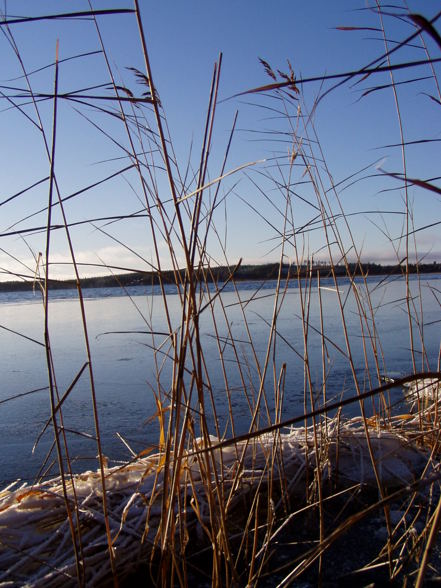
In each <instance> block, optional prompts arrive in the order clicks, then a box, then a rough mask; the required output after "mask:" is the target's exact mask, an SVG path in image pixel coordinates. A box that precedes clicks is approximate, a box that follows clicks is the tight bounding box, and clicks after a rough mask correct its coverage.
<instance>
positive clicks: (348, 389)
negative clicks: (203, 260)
mask: <svg viewBox="0 0 441 588" xmlns="http://www.w3.org/2000/svg"><path fill="white" fill-rule="evenodd" d="M357 281H358V280H357ZM358 283H359V293H360V296H361V297H362V298H363V300H364V301H365V306H366V307H367V302H366V297H365V294H363V284H362V282H361V281H358ZM303 285H304V284H303ZM322 286H323V288H322V289H321V290H320V295H321V305H322V314H323V323H324V333H325V336H326V339H325V342H326V357H325V368H326V393H327V398H328V399H332V398H337V397H338V398H339V397H341V396H342V395H353V394H354V391H355V388H354V383H353V378H352V375H351V370H350V366H349V363H348V360H347V357H346V356H345V355H344V353H345V352H346V347H345V339H344V333H343V329H342V321H341V311H340V308H339V305H338V303H337V302H338V299H337V294H336V292H335V291H332V283H331V282H330V281H328V282H327V281H324V280H322ZM368 287H369V291H370V293H371V304H372V306H373V309H374V316H375V323H376V327H377V329H378V340H379V341H381V350H380V349H379V350H378V356H379V358H380V364H381V372H382V373H387V374H388V375H390V376H400V375H406V374H409V373H411V372H412V362H411V353H410V344H409V321H408V315H407V309H406V304H405V299H404V298H405V282H404V280H402V279H401V278H393V279H388V280H386V281H385V280H384V279H383V278H380V277H378V278H377V277H375V278H374V277H372V278H369V280H368ZM238 288H239V292H238V293H236V292H234V291H233V290H232V288H226V289H225V290H224V291H223V292H222V301H223V304H224V307H225V313H227V319H225V315H224V310H223V309H222V308H221V306H220V304H219V299H217V300H216V301H215V303H214V311H213V313H211V312H210V309H209V308H206V309H205V310H204V312H203V313H202V314H201V317H200V321H201V331H202V334H203V335H202V346H203V351H204V356H205V361H206V369H207V372H208V375H209V378H210V384H211V389H212V392H213V396H214V398H215V402H216V410H217V416H218V419H219V422H220V423H221V424H222V425H225V433H226V435H227V436H229V435H231V433H232V429H231V424H230V423H229V421H228V405H227V402H226V396H225V386H226V384H225V381H224V375H223V372H222V369H221V362H220V359H219V342H220V349H221V352H222V354H223V358H224V365H225V366H226V373H227V378H228V385H229V388H230V399H231V406H232V410H233V414H234V420H235V427H236V428H235V431H236V433H240V432H243V431H245V430H246V429H247V426H248V424H249V420H250V409H249V404H248V400H247V397H246V394H245V393H244V384H243V380H242V379H241V375H242V378H244V380H245V387H246V389H247V393H248V394H249V395H251V396H252V395H253V394H256V393H257V388H258V368H257V367H256V366H257V364H256V362H259V365H260V366H261V365H262V363H263V359H264V357H265V353H266V350H267V346H268V339H269V333H270V329H269V326H268V324H269V323H270V322H271V317H272V314H273V308H274V292H275V283H274V282H267V283H266V284H265V285H264V286H263V287H261V288H260V284H257V283H252V282H247V283H241V284H239V286H238ZM259 288H260V289H259ZM258 289H259V290H258ZM411 289H412V293H413V296H414V297H413V304H414V306H415V309H414V310H413V312H414V313H415V317H414V319H413V328H414V334H415V337H414V340H415V343H414V347H415V357H416V361H417V366H416V367H417V369H418V370H420V369H422V368H423V367H424V368H425V369H428V368H430V369H432V370H435V369H437V362H438V355H439V349H440V329H439V326H440V319H441V313H440V305H439V302H438V301H439V300H441V276H439V275H426V276H423V277H422V278H421V282H420V287H418V282H417V281H416V279H414V278H413V279H412V280H411ZM257 290H258V291H257ZM339 290H340V292H341V300H342V302H343V304H344V314H345V320H346V324H347V329H348V333H349V337H350V345H351V353H352V357H353V361H354V364H355V367H356V372H357V378H358V381H359V384H360V387H361V389H362V390H365V389H368V388H369V386H370V385H371V384H372V385H373V386H375V385H377V384H378V380H376V379H375V377H374V378H373V379H372V380H371V382H370V381H369V378H368V376H369V374H370V375H374V376H375V369H374V363H373V359H374V354H373V352H372V349H371V346H370V345H369V341H368V338H367V331H366V329H365V330H362V329H361V326H360V316H359V312H358V311H357V308H358V307H357V303H356V300H355V297H354V295H353V291H352V289H351V287H350V284H349V282H348V280H341V282H340V284H339ZM172 292H173V291H172V290H170V293H169V294H168V295H167V304H168V307H169V312H170V318H171V322H172V325H173V328H176V329H177V333H179V330H178V327H179V325H180V320H181V305H180V300H179V297H178V296H177V295H176V294H173V293H172ZM128 293H129V294H130V297H129V296H127V294H126V293H124V292H123V291H122V290H121V289H118V288H106V289H87V290H84V295H85V297H86V302H85V306H86V314H87V323H88V329H89V335H90V342H91V347H92V359H93V368H94V375H95V382H96V391H97V400H98V409H99V420H100V428H101V434H102V440H103V449H104V453H105V454H106V455H107V456H109V458H111V460H123V459H129V458H130V453H129V451H128V450H127V448H126V447H125V445H124V444H123V443H122V441H121V440H120V439H119V438H118V436H117V435H116V433H117V432H118V433H120V434H121V436H122V437H124V439H126V440H127V442H128V443H129V444H130V446H131V447H132V448H133V450H134V451H135V452H139V451H142V450H143V449H144V448H146V447H148V446H150V445H151V444H152V443H155V441H157V430H156V426H157V424H156V419H154V418H152V417H154V415H155V413H156V404H155V396H154V392H155V393H156V392H157V391H158V388H159V386H160V387H161V394H162V395H163V396H164V394H166V393H167V392H168V391H169V389H170V378H171V370H172V363H171V360H170V359H168V358H167V352H168V351H169V341H170V340H169V339H168V338H167V337H166V335H164V334H157V335H155V336H154V340H153V341H152V335H151V334H148V333H147V332H151V331H155V332H156V333H166V332H168V328H167V324H166V321H165V313H164V307H163V302H162V298H161V297H160V296H158V295H157V294H158V290H157V289H149V288H147V287H142V286H136V287H132V288H129V290H128ZM302 295H304V291H303V289H302V290H301V289H299V287H298V285H296V283H294V282H292V283H291V284H290V287H289V288H288V289H287V290H286V292H285V294H284V299H283V304H282V305H281V308H280V310H279V312H278V319H277V336H276V337H275V339H274V340H273V345H272V347H271V352H270V362H269V369H268V373H267V377H266V380H265V390H266V391H267V399H268V400H267V402H268V410H269V411H270V413H271V414H272V415H273V413H274V393H273V390H274V381H277V379H278V378H279V376H280V373H281V369H282V366H283V364H286V376H285V379H284V395H285V401H284V408H283V417H284V418H290V417H294V416H297V415H300V414H302V413H303V410H304V396H305V395H304V390H305V386H304V373H305V372H304V361H303V356H304V334H303V327H302V324H303V323H302V320H301V297H302ZM238 296H240V299H241V300H242V302H243V303H244V302H245V301H249V302H248V303H247V304H246V307H245V312H246V317H247V320H248V328H249V333H250V335H251V336H252V339H253V342H254V351H253V350H252V348H251V345H250V343H249V338H248V333H247V331H246V328H245V323H244V318H243V314H242V311H241V307H240V305H239V304H238ZM242 306H243V305H242ZM0 308H1V313H2V314H1V317H2V318H1V321H0V324H1V326H2V328H1V329H0V342H1V350H2V353H1V356H0V367H1V374H2V377H1V388H0V437H1V444H2V445H1V447H2V449H1V469H0V483H1V484H2V485H3V484H5V483H6V482H8V481H11V480H15V479H17V478H21V479H24V480H30V481H31V480H32V479H33V478H34V476H35V475H36V474H37V473H38V471H39V469H40V466H41V464H42V462H43V461H44V459H45V456H46V454H47V452H48V450H49V449H50V447H51V445H52V442H53V433H52V430H51V427H49V428H48V430H47V431H46V432H45V434H44V435H43V436H42V438H41V440H40V442H39V444H38V446H37V448H36V450H35V451H34V452H32V447H33V445H34V443H35V440H36V438H37V436H38V435H39V432H40V431H41V430H42V428H43V427H44V425H45V423H46V422H47V420H48V418H49V415H50V402H49V392H48V389H47V369H46V356H45V348H44V346H42V345H41V343H42V342H43V326H44V322H43V321H44V318H43V308H42V302H41V297H39V295H34V294H32V293H31V292H23V293H22V292H13V293H1V294H0ZM421 308H422V309H423V315H422V316H421V315H420V314H419V313H420V312H421ZM319 309H320V304H319V291H318V288H317V284H316V283H313V284H312V287H311V290H310V308H309V317H308V323H309V325H310V327H309V331H308V338H307V348H308V355H309V365H310V370H311V376H312V381H313V385H314V392H315V394H316V397H317V402H319V401H321V398H322V392H323V386H322V384H323V381H322V341H323V340H322V337H321V335H320V332H321V326H320V312H319ZM417 315H418V317H419V320H418V321H417V320H416V317H417ZM213 317H214V318H215V320H216V326H217V329H218V332H217V337H216V336H214V335H215V330H214V323H213ZM49 321H50V333H51V345H52V351H53V359H54V366H55V375H56V379H57V386H58V389H59V392H60V395H62V394H63V393H64V392H65V390H66V389H67V388H68V387H69V385H70V383H71V382H72V380H73V379H74V378H75V376H76V374H77V373H78V372H79V370H80V368H81V366H82V365H83V364H84V362H85V361H86V356H85V351H84V343H83V336H82V328H81V321H80V314H79V304H78V301H77V299H76V293H75V292H74V291H71V290H64V291H54V293H53V294H52V299H51V302H50V305H49ZM367 324H368V325H369V327H370V328H371V329H372V320H371V319H370V318H369V319H368V321H367ZM421 327H422V328H423V336H424V344H425V353H422V349H421V343H420V336H419V328H421ZM11 331H14V332H11ZM22 335H23V336H22ZM232 339H234V341H235V348H236V350H237V353H238V354H239V362H240V364H239V365H240V370H239V367H238V363H237V359H236V357H235V355H234V348H233V345H232ZM364 342H365V343H367V351H366V350H365V349H364V346H363V343H364ZM152 347H156V349H159V351H158V352H157V353H156V354H155V353H154V351H153V349H152ZM381 352H382V354H383V355H381ZM365 358H367V359H365ZM366 362H367V363H368V365H369V370H366V369H365V364H366ZM158 369H160V370H161V373H160V375H159V377H158V376H157V373H158ZM35 390H37V391H35ZM28 392H31V393H29V394H26V395H23V394H25V393H28ZM393 394H395V395H396V396H397V398H398V397H399V396H400V394H401V391H399V390H395V391H393ZM20 395H22V396H20ZM16 396H17V397H16ZM13 397H16V398H13ZM307 402H309V400H308V401H307ZM307 407H308V408H310V404H308V405H307ZM357 410H358V409H357V408H356V407H354V408H352V411H353V413H354V411H355V412H356V411H357ZM63 416H64V426H65V428H66V434H67V436H68V441H69V447H70V454H71V456H75V458H76V461H75V469H76V470H77V471H79V470H83V469H90V468H93V469H95V468H96V466H97V461H96V453H97V450H96V443H95V441H94V440H93V439H90V438H88V437H87V435H90V436H93V435H94V426H93V417H92V406H91V399H90V387H89V383H88V377H87V370H86V372H85V373H83V375H82V376H81V378H80V379H79V381H78V383H77V384H76V386H75V388H74V389H73V391H72V392H71V393H70V394H69V396H68V398H67V400H66V401H65V403H64V404H63ZM262 424H265V422H264V421H262ZM53 458H54V455H51V457H50V459H49V462H48V463H50V462H51V460H52V459H53ZM56 471H57V470H56V467H55V469H53V470H52V473H56Z"/></svg>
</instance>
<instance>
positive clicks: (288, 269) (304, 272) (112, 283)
mask: <svg viewBox="0 0 441 588" xmlns="http://www.w3.org/2000/svg"><path fill="white" fill-rule="evenodd" d="M185 271H186V270H185V269H181V270H177V272H174V271H171V270H170V271H166V270H162V271H161V274H160V276H159V274H158V272H140V271H134V272H130V273H121V274H113V275H106V276H98V277H88V278H82V279H81V287H82V288H113V287H115V288H116V287H128V286H152V285H155V286H157V285H159V284H160V283H161V281H162V283H164V284H175V283H176V273H178V274H179V276H180V279H181V283H182V281H183V280H184V278H185ZM196 273H200V274H201V276H203V279H202V278H201V277H197V276H196V280H197V282H202V281H204V282H206V283H209V284H213V283H223V282H226V281H227V280H230V279H231V278H232V277H233V276H234V281H235V282H245V281H267V280H277V279H278V278H279V276H280V277H281V278H282V279H284V280H286V279H291V280H294V279H299V278H302V279H305V278H309V277H310V276H311V275H312V276H313V277H317V276H320V278H332V277H333V275H335V276H336V277H337V278H342V277H344V278H347V277H348V276H352V277H365V278H367V277H368V276H398V275H402V276H404V275H405V274H406V273H407V274H408V275H415V274H418V275H419V274H421V275H422V274H435V273H437V274H438V273H441V263H438V262H435V261H434V262H433V263H419V264H413V263H410V264H408V267H407V271H406V269H405V268H404V267H403V265H385V264H379V263H373V262H368V263H348V264H347V265H343V264H342V265H335V266H331V265H329V264H326V263H324V262H322V263H319V264H312V265H309V266H308V265H302V266H300V267H296V266H290V265H288V264H282V265H280V264H279V263H266V264H258V265H240V266H236V267H232V266H230V267H227V266H221V267H214V268H213V267H211V268H210V271H209V272H204V271H203V270H198V272H196ZM38 284H40V285H41V286H43V281H42V280H40V279H35V280H29V279H26V280H23V281H18V280H14V281H12V280H11V281H5V282H0V292H20V291H29V290H33V289H35V287H36V286H37V285H38ZM48 286H49V289H51V290H61V289H74V290H75V289H76V288H77V285H76V282H75V280H69V279H67V280H55V279H51V280H49V282H48Z"/></svg>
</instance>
